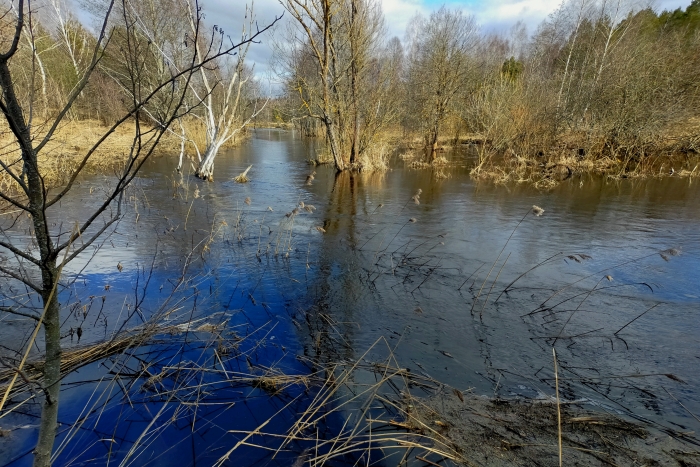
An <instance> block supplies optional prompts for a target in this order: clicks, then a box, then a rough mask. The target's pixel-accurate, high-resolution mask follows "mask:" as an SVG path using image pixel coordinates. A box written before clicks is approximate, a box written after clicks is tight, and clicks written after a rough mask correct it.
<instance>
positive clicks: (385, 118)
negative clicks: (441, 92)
mask: <svg viewBox="0 0 700 467" xmlns="http://www.w3.org/2000/svg"><path fill="white" fill-rule="evenodd" d="M282 4H283V6H284V7H285V8H286V9H287V11H288V12H289V13H290V14H291V16H292V19H293V21H292V25H291V28H290V32H289V34H288V37H287V41H286V44H285V46H286V47H287V49H286V50H284V51H283V54H284V55H285V57H284V64H283V67H282V68H284V72H285V81H286V86H287V92H288V95H289V96H290V97H291V98H293V102H294V103H295V104H296V110H295V111H294V112H293V113H294V114H295V117H297V118H302V119H314V120H317V121H319V122H321V124H322V125H323V127H324V128H325V135H326V140H327V142H328V147H329V151H330V154H331V156H332V158H333V161H334V164H335V167H336V169H337V170H339V171H342V170H345V169H348V168H355V169H361V168H363V163H362V161H363V160H364V161H365V162H364V163H365V164H371V163H372V161H371V159H372V158H371V157H363V156H367V151H368V150H369V149H370V147H371V144H372V143H373V142H374V141H375V140H376V138H377V136H378V135H379V134H380V132H381V130H383V129H385V128H386V126H387V125H388V124H389V123H391V121H392V120H393V119H394V118H395V107H392V105H391V104H392V103H394V102H395V96H396V86H397V84H398V77H399V73H398V72H397V69H396V65H397V64H398V62H399V61H397V60H396V57H395V56H392V54H391V51H395V50H396V44H394V43H391V44H390V45H385V44H384V35H385V28H384V17H383V14H382V12H381V7H380V5H379V3H378V2H376V1H375V0H348V1H345V0H287V1H283V2H282Z"/></svg>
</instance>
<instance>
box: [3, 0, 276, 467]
mask: <svg viewBox="0 0 700 467" xmlns="http://www.w3.org/2000/svg"><path fill="white" fill-rule="evenodd" d="M115 2H116V0H112V1H110V2H109V3H108V4H107V5H106V8H105V9H104V10H103V11H104V14H103V17H102V18H101V28H100V30H99V31H98V33H97V34H96V36H95V38H94V42H93V44H94V46H93V48H92V50H91V51H90V54H89V58H88V59H87V60H86V61H85V62H84V64H85V65H84V66H83V67H82V68H81V69H80V70H79V71H80V76H79V80H78V83H77V84H76V85H75V86H74V87H73V89H72V90H71V92H70V93H69V95H67V96H65V102H66V103H65V105H64V106H63V107H61V108H60V109H57V110H56V111H55V112H54V113H53V114H51V115H50V116H49V118H48V120H47V121H46V122H45V124H44V125H43V126H41V130H39V129H37V126H32V125H30V123H29V122H30V120H29V118H30V116H31V115H32V114H33V109H34V108H35V107H36V100H35V99H34V97H33V93H32V92H27V90H25V89H21V88H19V87H18V86H21V82H20V81H16V80H15V79H14V78H13V74H14V73H16V72H17V71H18V70H17V69H15V68H13V62H12V58H13V57H14V56H15V55H16V54H17V53H18V50H19V45H20V42H21V41H23V40H26V39H25V38H24V37H25V35H26V34H28V30H27V29H26V28H25V24H28V23H31V21H32V16H33V14H34V13H33V10H32V5H31V2H30V1H29V0H27V1H26V2H25V1H24V0H18V2H17V6H16V11H17V14H16V17H15V18H16V19H15V21H14V28H13V31H12V35H11V36H10V38H9V39H8V40H2V41H0V44H1V45H2V48H3V50H1V51H0V87H1V89H2V95H1V96H0V111H2V114H3V117H4V119H5V122H6V124H7V125H8V127H9V129H10V131H11V133H12V136H13V144H12V148H13V149H14V151H15V152H14V153H13V154H14V156H13V157H14V160H11V161H9V160H7V159H0V167H1V169H2V171H3V172H4V174H5V175H6V176H8V177H10V178H11V180H12V181H13V182H14V184H15V186H16V189H15V191H12V192H10V191H4V190H3V191H0V200H2V201H3V202H4V203H5V204H6V205H7V206H11V207H13V208H14V211H15V212H16V214H14V217H13V216H3V224H2V226H1V228H2V240H0V248H2V249H3V250H4V251H5V252H7V253H9V254H10V255H12V256H13V258H14V259H13V261H14V263H15V265H14V267H13V266H11V265H9V263H7V262H5V263H4V264H3V265H0V273H2V274H3V275H4V276H6V277H7V278H9V279H11V280H16V281H19V282H21V283H22V284H24V285H25V286H26V287H28V289H30V290H31V291H32V292H33V293H35V294H37V295H38V296H39V297H40V298H41V304H42V306H41V309H40V310H37V311H36V312H32V313H30V312H25V311H21V310H17V309H15V308H13V307H3V309H2V311H3V312H6V313H12V314H15V315H19V316H23V317H25V318H27V319H31V320H33V321H34V322H36V330H37V331H38V330H39V329H40V328H41V327H42V326H43V331H44V332H43V335H44V346H45V354H46V355H45V364H44V366H43V386H42V390H43V393H44V402H43V406H42V414H41V423H40V430H39V439H38V441H37V446H36V450H35V458H34V464H35V465H37V466H48V465H50V464H51V452H52V447H53V443H54V439H55V435H56V426H57V415H58V407H59V396H60V386H61V371H60V367H61V308H60V305H59V302H58V290H57V287H58V285H59V280H60V275H61V270H62V268H63V267H64V266H65V265H66V264H68V263H69V262H71V261H72V260H74V259H75V258H77V257H78V256H79V255H81V254H82V253H83V252H85V250H86V249H87V248H89V247H90V246H91V245H92V244H93V243H95V242H97V241H98V240H99V239H100V238H101V237H102V235H104V234H105V233H107V232H108V231H109V230H110V228H111V227H112V226H114V225H115V223H116V222H117V221H118V220H119V219H120V218H121V216H122V206H123V200H124V192H125V190H126V188H127V187H128V186H129V185H130V183H131V182H132V180H133V179H134V178H135V177H136V175H137V173H138V172H139V170H140V169H141V167H142V166H143V164H144V163H145V161H146V160H148V158H149V157H150V156H151V155H152V154H153V152H154V150H155V149H156V147H157V146H158V144H159V142H160V141H161V138H162V137H163V135H164V134H165V132H166V131H167V130H168V128H169V126H170V125H171V124H172V123H173V121H175V120H176V119H177V118H180V117H182V116H183V115H184V114H186V113H187V112H188V109H187V108H186V107H185V106H184V101H185V96H186V93H187V90H188V89H189V85H190V83H191V82H192V80H193V79H194V78H195V76H196V75H197V74H199V73H200V70H201V68H203V67H206V66H209V65H210V64H212V63H213V62H215V61H216V60H219V59H221V58H222V57H224V56H227V55H231V54H234V53H236V52H237V51H238V50H239V49H241V48H243V47H245V46H246V45H247V44H249V43H251V42H253V41H254V40H255V39H256V38H257V37H258V36H259V35H260V34H261V33H263V32H264V31H265V30H266V29H267V28H264V29H262V30H259V31H256V32H255V33H254V34H251V35H250V36H249V37H244V38H243V39H242V40H241V41H240V42H236V43H230V44H228V45H227V46H221V47H217V48H209V49H204V50H201V49H198V48H196V47H193V46H192V45H193V44H194V43H196V42H197V41H199V40H200V39H201V37H202V31H201V12H200V9H199V6H198V4H197V3H194V4H193V11H194V16H193V18H192V21H193V24H194V29H193V33H192V34H191V35H190V37H189V40H190V41H191V42H190V43H189V44H187V45H189V47H186V48H187V51H188V52H187V54H188V55H189V57H190V59H189V64H188V66H186V67H184V68H182V69H180V70H178V71H176V72H173V74H172V75H168V76H167V77H166V78H164V79H161V80H160V81H159V82H158V83H152V84H151V85H150V86H148V87H143V88H142V87H141V79H142V77H143V76H144V73H143V72H144V68H145V67H146V66H147V63H144V61H143V60H141V58H142V54H141V52H140V50H139V47H141V46H142V44H143V42H142V41H140V40H139V37H140V36H141V33H140V32H139V31H138V25H137V24H136V23H135V22H133V21H131V20H130V18H128V17H125V18H123V19H124V21H123V25H124V30H123V31H122V32H123V34H124V37H123V39H124V40H123V43H122V44H121V46H122V49H123V52H124V53H123V55H122V57H123V58H124V59H125V63H124V70H125V73H126V76H128V82H129V97H130V104H129V109H128V110H127V111H126V112H125V113H124V114H123V115H121V116H120V117H119V118H117V119H115V120H114V121H112V122H110V125H109V127H108V129H107V130H106V131H105V133H104V134H103V135H102V136H100V137H99V139H97V141H96V142H95V143H94V144H93V145H92V147H90V149H88V150H87V151H86V152H85V153H84V155H83V156H82V157H81V158H80V160H79V161H78V163H77V164H76V165H75V167H74V168H72V169H71V170H70V173H69V174H68V177H67V182H66V183H65V185H63V186H60V187H55V188H54V187H51V186H48V185H47V184H46V183H45V179H46V173H45V170H46V169H45V167H44V166H43V165H42V164H41V163H40V158H41V157H43V152H44V151H45V150H46V147H47V144H48V143H49V142H50V141H51V140H52V138H53V137H54V135H55V134H56V131H57V129H58V128H59V126H60V125H61V123H62V122H63V120H64V119H65V118H66V115H67V114H68V112H69V111H70V110H71V107H72V106H73V105H74V104H75V102H76V100H77V98H78V96H79V95H80V93H81V92H82V91H83V90H84V89H85V88H86V86H87V85H88V83H89V82H90V81H91V79H92V78H93V76H94V74H95V72H96V70H97V68H98V66H99V64H100V62H101V60H102V59H103V58H104V54H105V50H106V48H107V46H108V44H109V42H110V39H111V38H112V35H113V30H112V28H111V27H110V24H111V23H110V19H111V14H112V12H113V11H115V9H114V6H115ZM119 5H120V8H119V11H120V12H121V13H122V14H125V12H126V11H128V8H127V5H126V0H121V1H120V2H119ZM268 27H269V26H268ZM185 42H186V41H185V40H183V42H182V43H183V47H185V45H186V44H185ZM22 71H24V72H25V73H26V70H22ZM29 82H31V80H29ZM156 96H158V98H159V99H166V98H167V100H168V102H169V106H168V107H167V108H168V112H167V114H166V115H164V117H163V120H162V121H161V123H160V124H159V125H156V126H152V125H149V124H147V123H148V122H144V121H142V116H141V111H142V110H143V109H144V108H145V107H146V106H147V105H148V104H149V103H150V102H151V101H152V100H153V99H154V98H156ZM125 124H130V125H133V129H134V134H133V144H132V146H131V147H130V148H129V150H128V154H127V157H126V160H125V161H124V164H123V166H122V169H121V170H120V171H119V172H118V173H117V174H116V177H115V178H114V180H113V183H112V185H111V186H109V187H106V190H105V194H104V198H103V199H102V200H101V202H100V203H99V206H98V207H97V208H96V209H95V210H94V211H92V212H87V213H83V215H82V217H79V218H76V219H63V218H62V213H61V210H60V201H61V200H62V199H63V198H64V197H65V196H67V195H68V194H69V193H70V192H71V190H72V189H73V187H74V186H75V185H76V181H77V179H78V177H79V176H80V175H81V173H83V172H84V169H85V167H86V166H87V164H88V162H89V161H90V160H91V159H92V158H93V156H94V155H95V152H96V150H97V149H98V148H99V147H100V145H102V143H103V142H104V141H105V140H106V139H107V138H108V137H109V136H110V135H111V134H112V133H114V132H115V130H116V129H117V128H119V127H121V126H123V125H125ZM59 221H60V222H59ZM64 221H67V222H70V223H73V221H74V227H73V228H71V229H69V230H65V229H64V228H63V225H64V223H63V222H64ZM25 222H26V223H27V224H28V225H27V228H28V230H29V231H30V232H31V238H32V241H31V242H30V243H29V244H25V243H24V242H23V241H22V239H21V238H18V237H17V236H13V235H12V233H11V231H10V230H8V229H13V228H17V227H18V226H24V225H25ZM19 371H21V368H19V369H18V375H19ZM9 392H10V388H8V390H7V391H6V392H5V394H4V397H3V399H2V401H1V402H0V409H2V407H3V406H4V405H5V403H6V401H7V396H8V394H9Z"/></svg>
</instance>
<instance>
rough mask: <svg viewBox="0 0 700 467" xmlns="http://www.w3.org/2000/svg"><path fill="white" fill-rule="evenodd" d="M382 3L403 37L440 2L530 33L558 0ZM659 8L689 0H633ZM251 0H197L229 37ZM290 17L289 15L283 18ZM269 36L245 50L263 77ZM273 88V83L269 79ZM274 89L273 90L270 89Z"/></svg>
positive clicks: (276, 10)
mask: <svg viewBox="0 0 700 467" xmlns="http://www.w3.org/2000/svg"><path fill="white" fill-rule="evenodd" d="M378 1H380V2H381V4H382V9H383V12H384V17H385V21H386V26H387V29H388V33H389V37H393V36H397V37H398V38H399V39H402V40H403V38H404V32H405V29H406V26H407V24H408V23H409V21H410V20H411V18H413V17H414V16H415V15H416V14H417V13H421V14H424V15H426V16H429V15H430V13H431V12H432V11H435V10H437V9H439V8H440V7H441V6H442V5H443V4H444V5H446V6H447V7H449V8H450V9H461V10H462V11H463V12H464V13H466V14H470V15H473V16H474V17H475V19H476V21H477V23H478V24H479V25H480V26H481V27H482V29H483V30H484V31H485V32H499V31H502V32H506V31H508V30H509V29H510V28H511V27H512V26H513V25H514V24H515V23H516V22H517V21H522V22H523V23H524V24H525V25H526V27H527V31H528V33H530V34H532V33H533V32H534V31H535V30H536V28H537V25H538V24H539V23H540V22H541V21H542V20H544V19H545V18H546V17H547V16H548V15H549V14H550V13H552V12H554V11H555V10H556V9H557V7H558V6H559V5H560V4H561V0H378ZM632 1H636V2H638V3H640V4H641V5H644V6H647V5H648V4H649V3H645V2H650V3H651V2H653V3H651V6H652V7H653V8H654V9H656V10H658V11H662V10H665V9H667V10H674V9H676V8H678V7H681V8H685V7H686V6H687V5H689V4H690V0H632ZM246 4H250V0H248V1H246V0H200V5H201V6H202V8H203V10H204V12H205V14H206V17H205V21H206V22H207V23H208V25H209V26H210V27H213V25H217V26H219V27H221V28H224V30H225V32H226V34H230V35H231V37H232V38H234V37H237V36H238V37H240V35H239V31H240V30H241V26H242V24H243V23H242V20H243V18H244V16H245V12H246ZM253 5H254V11H255V17H256V19H257V21H258V24H259V25H260V26H261V27H262V25H265V24H269V23H270V22H271V21H272V20H274V18H275V17H276V16H280V15H282V14H283V13H284V8H282V5H281V4H280V0H254V4H253ZM287 20H289V15H286V17H283V19H282V21H287ZM271 57H272V47H271V37H270V35H269V34H268V35H267V36H266V37H263V38H262V40H261V43H260V44H255V45H253V46H252V47H251V48H250V51H249V53H248V57H247V58H248V60H249V62H252V63H255V74H256V75H257V76H258V78H260V79H262V80H263V81H265V80H266V79H267V77H268V76H270V77H272V78H273V80H274V77H273V76H272V75H273V73H271V64H270V61H271ZM271 86H272V88H276V85H275V83H274V82H273V83H271ZM273 93H274V92H273Z"/></svg>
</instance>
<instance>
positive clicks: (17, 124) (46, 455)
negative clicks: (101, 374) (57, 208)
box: [0, 60, 61, 467]
mask: <svg viewBox="0 0 700 467" xmlns="http://www.w3.org/2000/svg"><path fill="white" fill-rule="evenodd" d="M0 87H2V91H3V96H2V97H3V101H4V104H5V106H6V108H7V114H6V115H5V118H6V119H7V121H8V122H11V123H12V125H13V127H14V130H15V131H16V133H17V134H16V137H17V139H18V142H19V144H20V147H21V151H22V162H23V164H24V167H23V172H24V173H25V174H26V184H27V185H26V186H27V197H28V201H29V203H28V211H29V215H30V216H31V218H32V223H33V227H34V238H35V240H36V243H37V245H38V246H39V253H40V257H41V264H42V266H41V274H42V290H41V298H42V300H43V302H44V307H45V309H46V314H45V315H44V340H45V345H46V359H45V363H44V389H45V391H46V392H45V396H46V398H45V400H44V405H43V407H42V411H41V423H40V429H39V440H38V442H37V447H36V451H35V457H34V465H35V466H37V467H48V466H50V465H51V451H52V449H53V444H54V440H55V439H56V423H57V420H58V398H59V394H60V389H61V332H60V330H61V320H60V308H59V304H58V299H57V297H56V293H57V291H56V290H54V289H55V282H56V281H57V280H58V276H57V272H56V253H55V251H54V249H53V244H52V242H51V237H50V235H49V229H48V222H47V219H46V211H45V201H46V200H45V189H44V182H43V180H42V178H41V174H40V173H39V164H38V161H37V155H36V153H35V151H34V148H33V146H32V138H31V133H30V129H29V127H28V125H27V122H26V121H25V119H24V114H23V112H22V108H21V107H20V105H19V102H18V100H17V96H16V95H15V92H14V86H13V83H12V75H11V73H10V69H9V68H8V66H7V60H2V61H0ZM52 291H53V293H52ZM50 297H51V298H50Z"/></svg>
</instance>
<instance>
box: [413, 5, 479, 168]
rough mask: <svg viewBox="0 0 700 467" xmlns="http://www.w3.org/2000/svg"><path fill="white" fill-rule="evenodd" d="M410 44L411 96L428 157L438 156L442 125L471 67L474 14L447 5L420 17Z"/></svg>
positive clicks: (417, 19)
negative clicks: (454, 9) (424, 16)
mask: <svg viewBox="0 0 700 467" xmlns="http://www.w3.org/2000/svg"><path fill="white" fill-rule="evenodd" d="M413 21H414V24H413V28H414V31H413V37H412V38H411V41H410V44H409V53H408V55H409V57H410V62H409V64H408V84H407V85H408V92H407V94H408V99H410V101H411V105H410V106H411V107H412V113H413V115H414V118H415V119H417V126H418V127H419V128H420V129H421V131H422V132H423V135H424V138H425V148H426V157H427V159H428V162H432V161H433V160H435V158H436V157H437V142H438V137H439V134H440V126H441V124H442V123H443V121H444V120H445V118H446V117H447V116H448V114H449V111H450V106H451V105H452V103H453V102H454V99H455V97H456V96H457V94H458V93H459V91H460V89H461V87H462V85H463V83H464V79H465V77H466V76H467V73H468V71H469V67H470V57H469V53H470V51H472V49H473V48H474V47H475V45H476V44H477V43H478V40H479V36H478V29H477V26H476V23H475V21H474V19H473V18H472V17H469V16H464V15H463V14H462V13H461V12H460V11H450V10H448V9H447V8H445V7H442V8H440V9H439V10H438V11H436V12H434V13H432V14H431V15H430V18H428V19H425V18H422V17H417V18H415V19H414V20H413Z"/></svg>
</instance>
